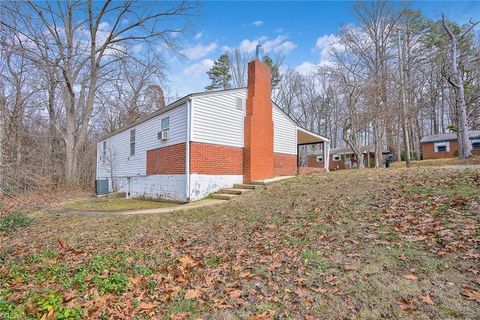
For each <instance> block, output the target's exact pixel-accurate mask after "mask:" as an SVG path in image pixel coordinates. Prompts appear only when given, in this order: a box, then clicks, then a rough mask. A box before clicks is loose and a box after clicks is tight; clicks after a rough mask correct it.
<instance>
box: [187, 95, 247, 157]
mask: <svg viewBox="0 0 480 320" xmlns="http://www.w3.org/2000/svg"><path fill="white" fill-rule="evenodd" d="M246 95H247V90H246V89H245V90H232V91H227V92H219V93H211V94H208V95H205V96H198V97H194V98H193V101H192V131H191V132H192V137H191V141H194V142H202V143H211V144H219V145H225V146H231V147H239V148H242V147H243V132H244V130H243V128H244V118H245V110H244V109H243V108H240V109H239V108H238V107H237V106H238V104H239V103H238V102H237V98H240V99H246ZM242 109H243V110H242Z"/></svg>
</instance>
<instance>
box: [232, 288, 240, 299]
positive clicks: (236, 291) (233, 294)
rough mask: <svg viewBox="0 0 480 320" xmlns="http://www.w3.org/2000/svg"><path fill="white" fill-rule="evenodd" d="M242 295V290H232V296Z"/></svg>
mask: <svg viewBox="0 0 480 320" xmlns="http://www.w3.org/2000/svg"><path fill="white" fill-rule="evenodd" d="M241 296H242V290H238V289H237V290H233V291H230V298H240V297H241Z"/></svg>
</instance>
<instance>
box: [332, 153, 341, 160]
mask: <svg viewBox="0 0 480 320" xmlns="http://www.w3.org/2000/svg"><path fill="white" fill-rule="evenodd" d="M332 160H333V161H340V160H342V157H341V156H340V155H339V154H333V155H332Z"/></svg>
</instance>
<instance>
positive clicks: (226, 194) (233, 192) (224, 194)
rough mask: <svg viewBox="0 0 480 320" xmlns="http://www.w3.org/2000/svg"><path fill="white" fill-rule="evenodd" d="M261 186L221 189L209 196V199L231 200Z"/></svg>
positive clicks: (254, 184) (235, 186)
mask: <svg viewBox="0 0 480 320" xmlns="http://www.w3.org/2000/svg"><path fill="white" fill-rule="evenodd" d="M261 185H263V184H260V183H248V184H234V185H233V188H225V189H221V190H219V191H218V192H215V193H214V194H212V195H210V197H211V198H212V199H219V200H231V199H233V198H236V197H238V196H241V195H242V194H245V193H247V192H250V191H252V190H254V189H256V188H257V187H259V186H261Z"/></svg>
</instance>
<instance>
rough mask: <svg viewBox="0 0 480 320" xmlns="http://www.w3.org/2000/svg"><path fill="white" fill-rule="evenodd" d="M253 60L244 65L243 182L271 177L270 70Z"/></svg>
mask: <svg viewBox="0 0 480 320" xmlns="http://www.w3.org/2000/svg"><path fill="white" fill-rule="evenodd" d="M257 59H258V57H257ZM257 59H256V60H253V61H251V62H250V63H249V64H248V95H247V114H246V116H245V128H244V129H245V130H244V151H243V180H244V182H251V181H256V180H261V179H266V178H271V177H273V119H272V100H271V92H272V89H271V77H272V71H271V69H270V67H269V66H267V65H266V64H264V63H261V62H260V61H259V60H257Z"/></svg>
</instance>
